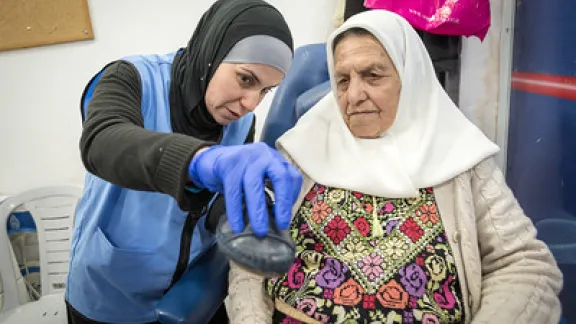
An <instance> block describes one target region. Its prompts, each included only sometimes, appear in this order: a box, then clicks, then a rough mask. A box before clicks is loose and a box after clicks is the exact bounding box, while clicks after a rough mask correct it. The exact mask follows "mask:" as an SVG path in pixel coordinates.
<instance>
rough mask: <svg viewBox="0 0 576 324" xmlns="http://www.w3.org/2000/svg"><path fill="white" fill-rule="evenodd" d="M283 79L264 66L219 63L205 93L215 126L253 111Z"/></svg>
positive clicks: (267, 66) (280, 73) (273, 69)
mask: <svg viewBox="0 0 576 324" xmlns="http://www.w3.org/2000/svg"><path fill="white" fill-rule="evenodd" d="M283 78H284V73H282V72H281V71H280V70H278V69H276V68H274V67H271V66H269V65H265V64H243V63H242V64H239V63H222V64H220V66H218V68H217V69H216V72H215V73H214V76H212V79H211V80H210V83H209V84H208V89H207V90H206V97H205V102H206V107H207V108H208V112H209V113H210V114H211V115H212V117H214V119H215V120H216V122H217V123H218V124H220V125H228V124H229V123H231V122H232V121H234V120H237V119H239V118H240V117H242V116H244V115H246V114H247V113H248V112H250V111H253V110H254V109H256V107H257V106H258V104H260V102H261V101H262V99H264V96H265V95H266V93H268V92H269V91H270V90H271V89H272V88H274V87H276V86H278V84H279V83H280V82H281V81H282V79H283Z"/></svg>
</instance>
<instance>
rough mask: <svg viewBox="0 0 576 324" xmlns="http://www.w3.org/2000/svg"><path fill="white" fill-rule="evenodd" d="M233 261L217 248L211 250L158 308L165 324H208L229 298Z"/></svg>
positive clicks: (161, 321) (176, 284)
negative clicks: (231, 264)
mask: <svg viewBox="0 0 576 324" xmlns="http://www.w3.org/2000/svg"><path fill="white" fill-rule="evenodd" d="M228 270H229V261H228V259H227V258H226V256H224V254H222V253H221V252H220V251H219V249H218V246H217V245H214V246H213V247H212V248H210V249H209V250H207V251H206V252H205V253H204V254H203V255H202V256H201V257H200V258H199V259H198V260H197V261H196V262H195V263H194V264H192V265H191V266H190V268H189V269H188V271H187V272H186V273H185V274H184V275H183V276H182V278H180V280H179V281H178V282H176V283H175V284H174V286H172V288H171V289H170V290H169V291H168V292H167V293H166V294H165V295H164V297H162V299H161V300H160V301H159V302H158V305H156V317H157V318H158V321H159V322H160V323H163V324H206V323H208V322H209V321H210V319H211V318H212V316H214V314H215V313H216V311H217V310H218V308H219V307H220V305H222V303H223V302H224V299H225V298H226V294H227V289H228Z"/></svg>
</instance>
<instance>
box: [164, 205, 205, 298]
mask: <svg viewBox="0 0 576 324" xmlns="http://www.w3.org/2000/svg"><path fill="white" fill-rule="evenodd" d="M201 215H202V213H197V212H190V213H189V214H188V216H186V221H185V223H184V228H183V229H182V236H181V237H180V254H179V255H178V263H177V264H176V270H174V274H173V275H172V281H171V282H170V286H168V288H167V289H166V291H165V292H164V293H166V292H167V291H168V290H170V288H172V286H173V285H174V284H175V283H176V282H177V281H178V280H180V278H181V277H182V275H183V274H184V272H186V269H187V268H188V262H190V246H191V245H192V234H194V228H196V223H198V220H199V219H200V217H201Z"/></svg>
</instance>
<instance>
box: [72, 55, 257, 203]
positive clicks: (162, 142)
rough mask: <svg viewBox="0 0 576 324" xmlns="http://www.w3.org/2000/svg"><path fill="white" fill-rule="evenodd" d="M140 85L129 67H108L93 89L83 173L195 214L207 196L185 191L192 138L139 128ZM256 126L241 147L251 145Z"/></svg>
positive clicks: (198, 143)
mask: <svg viewBox="0 0 576 324" xmlns="http://www.w3.org/2000/svg"><path fill="white" fill-rule="evenodd" d="M141 97H142V85H141V81H140V76H139V74H138V71H137V70H136V68H135V67H134V66H133V65H132V64H131V63H129V62H126V61H117V62H114V63H112V64H110V65H109V66H108V67H107V68H106V69H105V70H104V72H103V74H102V77H101V78H100V80H99V81H98V83H97V85H96V87H95V88H94V93H93V96H92V99H91V101H90V103H89V105H88V111H87V118H86V120H85V122H84V125H83V131H82V137H81V139H80V152H81V155H82V162H83V163H84V166H85V167H86V170H87V171H88V172H90V173H92V174H94V175H96V176H98V177H100V178H102V179H104V180H106V181H109V182H111V183H113V184H116V185H118V186H121V187H125V188H129V189H134V190H142V191H154V192H161V193H165V194H168V195H170V196H172V197H174V199H176V201H177V202H178V205H179V206H180V208H181V209H183V210H186V211H193V210H200V209H201V208H202V207H203V206H205V205H206V203H207V202H208V200H209V199H210V197H211V194H210V193H209V192H200V193H197V194H195V193H191V192H189V191H187V190H186V189H185V186H186V183H187V174H188V166H189V164H190V160H191V159H192V157H193V155H194V154H195V153H196V151H198V150H199V149H200V148H202V147H205V146H209V145H213V144H215V143H213V142H206V141H203V140H200V139H197V138H194V137H191V136H187V135H183V134H177V133H159V132H153V131H150V130H146V129H144V121H143V118H142V113H141ZM254 128H255V121H253V122H252V126H251V129H250V133H249V136H248V138H247V141H246V142H252V141H254V130H255V129H254Z"/></svg>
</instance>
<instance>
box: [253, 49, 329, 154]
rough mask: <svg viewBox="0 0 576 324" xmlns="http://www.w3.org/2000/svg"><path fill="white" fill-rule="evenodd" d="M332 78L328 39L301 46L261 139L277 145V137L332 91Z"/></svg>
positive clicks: (271, 107)
mask: <svg viewBox="0 0 576 324" xmlns="http://www.w3.org/2000/svg"><path fill="white" fill-rule="evenodd" d="M329 79H330V78H329V75H328V64H327V58H326V44H325V43H320V44H309V45H304V46H301V47H299V48H297V49H296V51H295V52H294V60H293V62H292V66H291V67H290V71H288V74H287V75H286V78H284V80H283V81H282V83H281V84H280V86H279V87H278V89H276V91H275V93H274V99H273V100H272V104H271V105H270V110H269V111H268V115H267V116H266V121H265V123H264V127H263V129H262V136H261V140H262V141H263V142H265V143H266V144H268V145H270V146H272V147H274V146H275V143H276V140H277V139H278V138H279V137H280V136H282V134H284V132H286V131H287V130H289V129H290V128H292V127H293V126H294V125H295V124H296V121H298V118H300V117H301V116H302V115H304V114H305V113H306V112H307V111H308V110H309V109H310V108H311V107H312V106H314V104H316V103H317V102H318V100H320V99H322V97H324V96H325V95H326V94H327V93H328V92H329V91H330V81H329Z"/></svg>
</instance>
